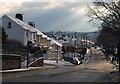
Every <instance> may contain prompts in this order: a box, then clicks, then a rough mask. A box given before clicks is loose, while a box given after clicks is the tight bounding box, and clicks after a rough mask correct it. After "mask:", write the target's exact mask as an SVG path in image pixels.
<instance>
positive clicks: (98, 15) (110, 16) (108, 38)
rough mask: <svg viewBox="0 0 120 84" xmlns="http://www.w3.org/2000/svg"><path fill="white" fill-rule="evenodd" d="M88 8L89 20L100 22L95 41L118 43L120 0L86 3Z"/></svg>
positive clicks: (107, 43) (119, 39) (110, 44)
mask: <svg viewBox="0 0 120 84" xmlns="http://www.w3.org/2000/svg"><path fill="white" fill-rule="evenodd" d="M88 9H89V11H88V16H89V17H90V22H96V21H97V22H98V21H99V22H101V24H100V26H99V31H100V34H99V36H98V38H97V42H98V43H99V44H104V45H106V46H117V45H118V44H119V43H120V38H119V35H120V1H119V0H111V1H108V0H103V1H100V2H98V1H96V2H93V5H91V6H90V5H88ZM118 57H120V56H118ZM119 71H120V59H119Z"/></svg>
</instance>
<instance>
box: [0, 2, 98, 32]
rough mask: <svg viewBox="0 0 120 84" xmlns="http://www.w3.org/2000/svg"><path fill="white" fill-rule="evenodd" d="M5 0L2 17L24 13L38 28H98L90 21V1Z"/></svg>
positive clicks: (81, 29) (85, 30)
mask: <svg viewBox="0 0 120 84" xmlns="http://www.w3.org/2000/svg"><path fill="white" fill-rule="evenodd" d="M24 1H25V0H20V1H19V0H7V1H5V0H3V1H1V2H0V10H1V12H0V17H2V16H3V15H5V14H6V15H10V16H12V17H14V16H15V14H16V13H22V14H24V21H25V22H35V24H36V28H38V29H39V30H41V31H43V32H47V31H78V32H92V31H96V30H97V29H98V28H97V27H94V26H93V24H92V23H89V22H88V20H89V17H88V16H87V7H86V5H87V4H89V3H90V2H89V0H88V1H78V2H72V1H71V2H70V1H66V2H62V1H58V2H51V1H49V0H47V1H46V2H42V1H38V2H36V0H27V2H24Z"/></svg>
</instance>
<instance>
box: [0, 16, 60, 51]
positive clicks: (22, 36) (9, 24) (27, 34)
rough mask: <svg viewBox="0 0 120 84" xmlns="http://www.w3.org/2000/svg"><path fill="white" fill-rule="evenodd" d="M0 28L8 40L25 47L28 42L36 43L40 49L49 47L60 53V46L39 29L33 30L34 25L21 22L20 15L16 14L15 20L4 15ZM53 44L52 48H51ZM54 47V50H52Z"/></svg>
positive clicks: (21, 17)
mask: <svg viewBox="0 0 120 84" xmlns="http://www.w3.org/2000/svg"><path fill="white" fill-rule="evenodd" d="M1 19H2V27H3V28H4V29H5V32H6V33H7V34H8V39H10V40H11V39H12V40H17V41H19V42H21V43H22V44H23V45H24V46H26V45H27V42H28V41H31V42H32V43H36V45H37V46H40V47H51V46H52V48H53V49H54V50H55V49H56V46H57V47H58V48H59V51H61V47H62V44H60V43H59V42H58V41H55V40H54V39H52V38H50V37H48V36H47V35H45V34H44V33H42V32H41V31H40V30H39V29H37V28H35V24H34V23H32V22H29V23H25V22H24V21H23V15H22V14H16V15H15V18H13V17H11V16H8V15H4V16H3V17H2V18H1ZM53 44H54V46H53ZM54 47H55V48H54Z"/></svg>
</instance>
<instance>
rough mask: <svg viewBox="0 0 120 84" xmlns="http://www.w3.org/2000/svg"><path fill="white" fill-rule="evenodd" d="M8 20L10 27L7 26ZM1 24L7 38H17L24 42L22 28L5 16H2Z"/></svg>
mask: <svg viewBox="0 0 120 84" xmlns="http://www.w3.org/2000/svg"><path fill="white" fill-rule="evenodd" d="M8 22H11V27H12V28H8ZM2 26H3V27H4V28H5V31H6V33H7V34H8V39H13V40H18V41H20V42H21V43H23V44H24V37H25V31H24V29H23V28H21V26H19V25H18V24H16V23H15V22H14V21H12V20H11V19H9V18H8V17H6V16H4V17H3V18H2ZM24 45H25V44H24Z"/></svg>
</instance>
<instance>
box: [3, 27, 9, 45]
mask: <svg viewBox="0 0 120 84" xmlns="http://www.w3.org/2000/svg"><path fill="white" fill-rule="evenodd" d="M7 37H8V35H7V34H6V32H5V29H4V28H3V27H2V44H4V43H5V42H6V39H7Z"/></svg>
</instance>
